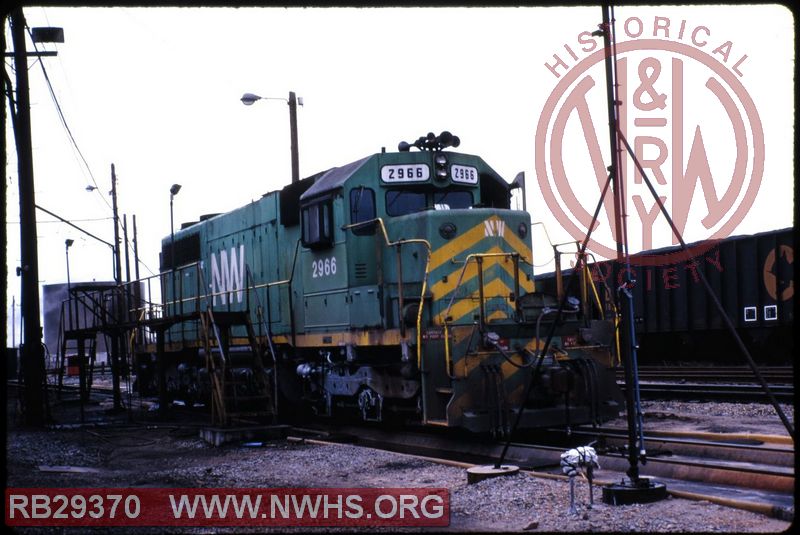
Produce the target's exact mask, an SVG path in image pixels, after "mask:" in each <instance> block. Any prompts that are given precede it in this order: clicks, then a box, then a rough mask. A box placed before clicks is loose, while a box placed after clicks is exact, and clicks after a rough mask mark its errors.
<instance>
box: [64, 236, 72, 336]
mask: <svg viewBox="0 0 800 535" xmlns="http://www.w3.org/2000/svg"><path fill="white" fill-rule="evenodd" d="M69 246H70V243H69V242H68V241H67V242H65V247H64V252H65V253H66V255H67V317H68V318H69V326H70V328H72V307H71V306H70V303H71V302H72V297H71V295H72V284H71V283H70V280H69Z"/></svg>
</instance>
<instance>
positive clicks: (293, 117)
mask: <svg viewBox="0 0 800 535" xmlns="http://www.w3.org/2000/svg"><path fill="white" fill-rule="evenodd" d="M289 128H290V130H291V132H290V135H291V137H292V147H291V150H292V183H294V182H299V181H300V156H299V155H298V150H297V96H296V95H295V93H294V91H289Z"/></svg>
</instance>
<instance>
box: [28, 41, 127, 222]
mask: <svg viewBox="0 0 800 535" xmlns="http://www.w3.org/2000/svg"><path fill="white" fill-rule="evenodd" d="M25 29H26V30H27V31H28V35H29V36H30V37H31V41H32V42H33V49H34V50H35V51H36V52H37V53H38V52H39V48H38V47H37V46H36V42H35V41H33V35H32V34H31V30H30V28H29V27H27V26H26V28H25ZM39 65H40V66H41V68H42V74H43V75H44V79H45V82H47V89H48V91H49V92H50V97H51V98H52V99H53V103H54V104H55V106H56V111H57V112H58V117H59V119H60V120H61V124H62V125H63V126H64V130H66V132H67V135H68V136H69V139H70V142H71V143H72V146H73V147H74V148H75V151H76V152H77V153H78V156H80V159H81V161H82V162H83V165H84V166H85V167H86V170H87V171H88V173H89V178H91V179H92V183H93V184H94V187H95V191H97V192H98V195H100V198H101V199H103V202H104V203H105V204H106V206H108V209H109V210H111V209H112V208H111V205H110V204H109V202H108V199H106V198H105V197H104V196H103V195H102V194H101V193H100V186H98V185H97V180H95V178H94V173H92V169H91V167H89V162H87V161H86V158H85V157H84V155H83V152H82V151H81V149H80V147H79V146H78V142H77V140H76V139H75V136H74V135H73V134H72V130H71V129H70V127H69V124H68V123H67V118H66V117H65V116H64V111H63V110H62V109H61V104H60V103H59V102H58V97H56V93H55V90H54V89H53V84H52V83H51V82H50V76H49V75H48V74H47V69H46V68H45V66H44V62H43V61H39Z"/></svg>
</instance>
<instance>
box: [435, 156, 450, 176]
mask: <svg viewBox="0 0 800 535" xmlns="http://www.w3.org/2000/svg"><path fill="white" fill-rule="evenodd" d="M433 161H434V163H435V164H436V178H437V179H439V180H444V179H446V178H447V157H446V156H445V155H444V154H437V155H436V157H435V158H434V160H433Z"/></svg>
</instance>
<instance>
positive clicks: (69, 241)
mask: <svg viewBox="0 0 800 535" xmlns="http://www.w3.org/2000/svg"><path fill="white" fill-rule="evenodd" d="M73 243H75V240H70V239H69V238H67V239H66V240H64V245H66V246H67V249H69V248H70V247H72V244H73Z"/></svg>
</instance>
